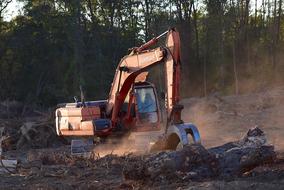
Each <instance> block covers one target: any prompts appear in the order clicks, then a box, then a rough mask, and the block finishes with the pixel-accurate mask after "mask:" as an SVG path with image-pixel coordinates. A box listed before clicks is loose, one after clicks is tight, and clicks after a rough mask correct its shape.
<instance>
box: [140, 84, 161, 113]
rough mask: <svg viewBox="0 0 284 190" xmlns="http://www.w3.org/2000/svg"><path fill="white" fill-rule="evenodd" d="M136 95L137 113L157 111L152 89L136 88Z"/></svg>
mask: <svg viewBox="0 0 284 190" xmlns="http://www.w3.org/2000/svg"><path fill="white" fill-rule="evenodd" d="M136 94H137V97H136V98H137V105H138V112H139V113H148V112H156V111H157V105H156V101H155V99H156V98H155V94H154V91H153V89H152V88H137V89H136Z"/></svg>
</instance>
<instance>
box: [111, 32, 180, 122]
mask: <svg viewBox="0 0 284 190" xmlns="http://www.w3.org/2000/svg"><path fill="white" fill-rule="evenodd" d="M164 34H167V40H166V47H158V48H156V49H152V50H147V49H148V48H149V47H151V46H153V45H154V44H156V43H157V42H158V39H159V37H161V35H160V36H159V37H158V38H154V39H152V40H150V41H149V42H147V43H146V44H144V45H142V46H140V47H138V48H134V49H133V51H132V52H131V53H130V54H129V55H128V56H126V57H124V58H123V59H122V60H121V61H120V63H119V65H118V67H117V69H116V73H115V76H114V80H113V83H112V87H111V90H110V94H109V99H108V104H107V114H111V120H112V123H113V126H115V124H116V122H117V120H118V113H119V110H120V109H121V107H122V105H123V103H124V101H125V98H126V96H127V94H128V92H129V90H130V88H131V86H132V85H133V84H134V82H135V80H136V79H137V78H141V77H138V76H145V73H146V74H147V71H148V70H149V69H150V68H151V67H153V66H155V65H158V64H164V67H165V82H166V90H167V97H166V108H167V113H168V114H167V115H168V120H171V118H173V120H174V122H181V119H180V111H178V110H179V109H177V108H176V105H178V102H179V82H180V38H179V33H178V32H177V31H176V30H175V29H170V30H169V31H167V32H165V33H164ZM142 78H143V77H142ZM173 110H177V111H173Z"/></svg>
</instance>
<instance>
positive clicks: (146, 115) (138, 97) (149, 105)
mask: <svg viewBox="0 0 284 190" xmlns="http://www.w3.org/2000/svg"><path fill="white" fill-rule="evenodd" d="M134 102H135V112H136V114H135V115H136V124H135V129H134V130H136V131H153V130H154V131H155V130H160V111H159V104H158V98H157V93H156V89H155V87H154V85H153V84H151V83H149V82H139V83H135V85H134Z"/></svg>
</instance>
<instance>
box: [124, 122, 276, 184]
mask: <svg viewBox="0 0 284 190" xmlns="http://www.w3.org/2000/svg"><path fill="white" fill-rule="evenodd" d="M266 142H267V141H266V137H265V135H264V133H263V131H261V130H260V129H259V128H257V127H256V128H253V129H250V130H249V131H248V132H247V134H246V135H245V136H244V137H243V138H242V139H241V140H239V141H237V142H231V143H227V144H225V145H222V146H219V147H215V148H211V149H209V150H206V149H205V148H204V147H203V146H202V145H201V144H192V145H189V146H186V147H185V148H183V149H182V150H179V151H167V152H160V153H156V154H150V155H148V156H145V157H144V158H143V159H142V158H140V159H137V158H136V159H132V160H129V163H128V164H127V166H126V167H125V169H124V171H123V174H124V177H125V178H126V179H132V180H139V179H151V180H155V179H156V178H160V177H161V176H167V175H171V174H174V173H176V172H183V173H186V176H187V178H188V179H196V180H200V179H204V178H212V177H231V176H239V175H241V174H242V173H244V172H246V171H249V170H251V169H253V168H254V167H256V166H259V165H261V164H263V163H268V162H272V161H273V160H274V159H275V157H276V153H275V151H274V147H273V146H272V145H267V144H266Z"/></svg>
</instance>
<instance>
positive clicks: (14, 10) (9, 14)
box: [0, 0, 23, 21]
mask: <svg viewBox="0 0 284 190" xmlns="http://www.w3.org/2000/svg"><path fill="white" fill-rule="evenodd" d="M0 1H1V0H0ZM22 6H23V4H22V3H19V2H17V1H16V0H12V2H11V3H10V4H9V5H8V7H7V10H6V13H5V15H4V20H6V21H10V20H11V19H12V18H13V17H15V16H17V15H18V14H20V10H21V8H22Z"/></svg>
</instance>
